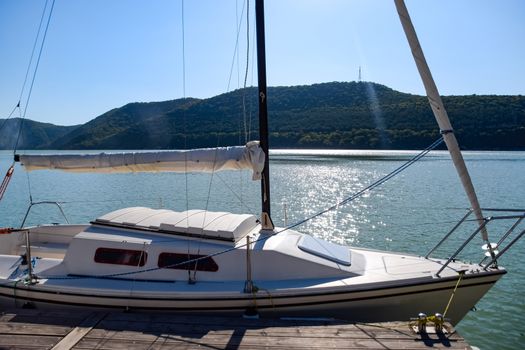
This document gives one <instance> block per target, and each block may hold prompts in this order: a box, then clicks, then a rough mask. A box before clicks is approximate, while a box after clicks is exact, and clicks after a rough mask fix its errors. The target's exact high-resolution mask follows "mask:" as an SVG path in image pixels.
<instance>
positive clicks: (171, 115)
mask: <svg viewBox="0 0 525 350" xmlns="http://www.w3.org/2000/svg"><path fill="white" fill-rule="evenodd" d="M243 96H244V101H245V102H244V110H245V111H246V113H243ZM443 101H444V104H445V106H446V108H447V111H448V114H449V116H450V119H451V121H452V124H453V126H454V128H455V131H456V135H457V136H458V139H459V141H460V145H461V146H462V147H463V148H466V149H509V150H510V149H512V150H514V149H525V97H524V96H520V95H518V96H506V95H504V96H496V95H480V96H478V95H469V96H444V97H443ZM268 112H269V128H270V147H272V148H348V149H351V148H360V149H375V148H378V149H417V148H424V147H426V146H427V145H428V144H430V143H431V142H433V141H434V140H435V139H437V138H438V137H439V130H438V128H437V126H436V122H435V120H434V116H433V114H432V111H431V109H430V106H429V104H428V100H427V98H426V97H424V96H419V95H412V94H408V93H402V92H398V91H395V90H393V89H391V88H389V87H387V86H384V85H380V84H376V83H372V82H331V83H320V84H313V85H302V86H280V87H269V88H268ZM244 115H246V117H244ZM1 121H2V120H0V122H1ZM43 124H45V123H43ZM62 128H70V129H61V130H60V132H56V133H51V132H49V131H48V133H47V134H46V135H47V137H41V138H40V139H41V143H40V144H36V141H35V142H33V144H34V146H33V148H38V149H79V150H82V149H185V148H196V147H215V146H227V145H233V144H242V143H244V140H245V139H246V138H248V139H256V138H257V133H258V122H257V89H256V88H254V87H250V88H247V89H245V90H243V89H239V90H235V91H232V92H228V93H223V94H220V95H217V96H213V97H210V98H206V99H196V98H186V99H175V100H168V101H161V102H132V103H128V104H126V105H124V106H122V107H120V108H114V109H112V110H110V111H108V112H106V113H104V114H102V115H100V116H98V117H96V118H94V119H92V120H90V121H89V122H87V123H85V124H83V125H80V126H72V127H62ZM2 132H3V131H2ZM33 133H34V132H33ZM0 135H1V134H0ZM246 135H248V137H246ZM2 146H3V144H1V143H0V147H2ZM19 148H21V147H19ZM22 148H23V147H22Z"/></svg>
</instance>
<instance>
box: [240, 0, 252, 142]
mask: <svg viewBox="0 0 525 350" xmlns="http://www.w3.org/2000/svg"><path fill="white" fill-rule="evenodd" d="M249 64H250V0H246V69H245V71H244V85H243V87H242V117H243V126H244V143H245V144H246V143H247V142H248V125H247V124H248V121H247V116H246V81H247V80H248V69H249Z"/></svg>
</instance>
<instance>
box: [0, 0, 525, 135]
mask: <svg viewBox="0 0 525 350" xmlns="http://www.w3.org/2000/svg"><path fill="white" fill-rule="evenodd" d="M50 1H51V0H50ZM44 4H45V0H16V1H15V0H0V52H1V59H0V118H5V117H7V115H9V113H10V112H11V110H12V109H13V107H14V106H15V105H16V103H17V101H18V97H19V95H20V91H21V88H22V84H23V82H24V76H25V73H26V69H27V65H28V62H29V58H30V55H31V49H32V47H33V42H34V39H35V35H36V32H37V28H38V24H39V20H40V16H41V13H42V10H43V7H44ZM181 4H182V3H181V0H152V1H139V0H75V1H66V0H56V3H55V8H54V12H53V16H52V18H51V23H50V27H49V31H48V34H47V39H46V43H45V47H44V50H43V53H42V58H41V61H40V66H39V70H38V73H37V76H36V79H35V85H34V88H33V92H32V97H31V100H30V103H29V105H28V109H27V117H28V118H30V119H33V120H38V121H44V122H51V123H55V124H60V125H71V124H77V123H84V122H87V121H88V120H91V119H93V118H95V117H96V116H98V115H100V114H102V113H104V112H106V111H108V110H110V109H112V108H115V107H120V106H122V105H124V104H126V103H129V102H136V101H144V102H148V101H162V100H168V99H174V98H180V97H183V95H184V92H183V74H182V72H183V65H182V40H181V38H182V30H181V28H182V24H181V21H182V17H181V8H182V6H181ZM243 6H246V4H245V0H221V1H217V0H194V1H188V0H186V1H185V3H184V23H185V25H184V31H185V62H186V65H185V66H186V69H185V75H186V85H185V95H186V96H187V97H199V98H206V97H211V96H214V95H217V94H220V93H224V92H226V91H228V90H233V89H236V88H239V87H242V82H243V74H244V69H245V62H246V27H245V25H246V23H245V22H246V19H245V17H244V16H243V18H242V19H241V11H242V9H243ZM407 7H408V10H409V12H410V14H411V17H412V20H413V22H414V25H415V27H416V30H417V32H418V35H419V38H420V41H421V44H422V46H423V49H424V52H425V54H426V56H427V60H428V62H429V65H430V68H431V70H432V72H433V74H434V78H435V80H436V83H437V85H438V88H439V90H440V92H441V93H442V94H443V95H465V94H466V95H468V94H498V95H503V94H510V95H517V94H521V95H524V94H525V64H524V63H523V62H525V45H524V42H525V41H524V40H525V39H524V38H525V1H523V0H505V1H493V0H478V1H475V2H474V1H458V0H439V1H438V0H428V1H421V0H407ZM250 9H251V16H250V22H251V25H253V24H254V21H253V20H254V18H253V9H254V0H251V2H250ZM265 10H266V40H267V43H266V45H267V71H268V72H267V75H268V84H269V85H271V86H282V85H304V84H312V83H320V82H329V81H353V80H357V78H358V70H359V66H361V69H362V75H363V80H367V81H374V82H377V83H381V84H384V85H387V86H389V87H391V88H393V89H396V90H399V91H403V92H409V93H414V94H423V93H424V90H423V86H422V83H421V82H420V79H419V76H418V74H417V70H416V68H415V65H414V62H413V60H412V57H411V55H410V50H409V48H408V44H407V43H406V39H405V37H404V34H403V32H402V28H401V24H400V23H399V19H398V18H397V13H396V11H395V7H394V4H393V1H387V0H267V1H266V4H265ZM241 20H242V24H241V31H240V36H239V50H238V53H239V57H238V59H236V58H235V59H234V57H235V43H236V38H237V26H238V21H241ZM253 29H254V28H253V26H252V27H251V33H253ZM250 44H251V47H252V48H253V47H254V42H253V35H252V34H250ZM249 56H250V64H251V62H253V59H252V57H253V56H252V54H251V53H250V55H249ZM232 62H233V70H231V67H232ZM230 71H231V72H232V75H231V80H230V79H229V77H230ZM252 71H253V70H252V67H251V66H250V68H249V76H248V84H249V85H250V84H252V83H254V82H256V80H257V79H256V76H252ZM26 92H27V87H26ZM22 101H23V102H25V97H24V98H23V99H22Z"/></svg>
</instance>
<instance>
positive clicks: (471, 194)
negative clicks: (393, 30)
mask: <svg viewBox="0 0 525 350" xmlns="http://www.w3.org/2000/svg"><path fill="white" fill-rule="evenodd" d="M394 2H395V4H396V8H397V12H398V14H399V19H400V20H401V24H402V26H403V30H404V31H405V35H406V37H407V40H408V43H409V45H410V49H411V50H412V56H413V57H414V61H416V66H417V69H418V71H419V75H420V76H421V80H423V85H424V86H425V90H426V92H427V97H428V100H429V101H430V107H431V108H432V112H434V117H435V118H436V121H437V123H438V125H439V128H440V129H441V133H442V134H443V139H444V140H445V144H446V145H447V148H448V150H449V152H450V156H451V158H452V162H453V163H454V166H455V167H456V171H457V173H458V175H459V178H460V179H461V183H462V184H463V188H464V189H465V192H466V194H467V197H468V199H469V202H470V205H471V207H472V210H473V211H474V214H475V215H476V218H477V220H478V222H479V224H480V225H482V224H483V223H484V219H483V214H482V212H481V207H480V205H479V201H478V198H477V196H476V192H475V191H474V186H473V185H472V180H471V179H470V175H469V173H468V170H467V167H466V165H465V161H464V160H463V156H462V155H461V151H460V150H459V146H458V142H457V140H456V136H455V135H454V131H453V129H452V125H451V124H450V120H449V118H448V114H447V111H446V110H445V106H444V105H443V102H442V100H441V96H440V95H439V91H438V89H437V86H436V83H435V82H434V79H433V78H432V74H431V73H430V69H429V68H428V64H427V61H426V59H425V55H424V54H423V50H422V49H421V45H420V44H419V40H418V38H417V35H416V31H415V29H414V26H413V25H412V21H411V20H410V16H409V15H408V11H407V8H406V6H405V3H404V1H403V0H394ZM481 233H482V237H483V239H484V240H485V241H487V240H488V234H487V231H486V229H485V227H483V229H482V230H481Z"/></svg>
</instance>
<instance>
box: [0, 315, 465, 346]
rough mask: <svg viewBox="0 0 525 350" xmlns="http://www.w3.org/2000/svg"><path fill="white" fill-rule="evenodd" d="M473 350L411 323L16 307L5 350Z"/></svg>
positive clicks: (1, 335)
mask: <svg viewBox="0 0 525 350" xmlns="http://www.w3.org/2000/svg"><path fill="white" fill-rule="evenodd" d="M37 348H38V349H55V350H59V349H60V350H64V349H93V348H97V349H117V350H118V349H130V350H139V349H159V350H160V349H173V348H177V349H275V350H295V349H312V350H320V349H338V350H344V349H382V350H384V349H392V350H396V349H399V350H401V349H403V350H407V349H408V350H410V349H413V350H417V349H429V348H432V349H445V348H446V349H470V346H469V345H468V343H467V342H466V341H465V339H463V338H462V337H461V336H460V335H459V334H457V333H456V332H454V331H453V332H452V333H451V334H447V335H443V334H441V335H440V336H438V335H436V334H429V335H426V336H420V335H418V334H415V333H414V332H413V331H412V330H411V329H410V328H409V325H408V322H387V323H354V324H352V323H348V322H345V321H340V320H332V319H317V320H312V319H272V318H262V319H244V318H241V317H218V316H197V315H180V314H154V313H124V312H107V313H105V312H104V313H103V312H98V313H93V312H87V311H86V312H82V311H81V312H70V311H60V310H56V311H55V310H53V311H48V310H24V309H16V310H11V311H7V312H3V313H2V314H0V349H37Z"/></svg>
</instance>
